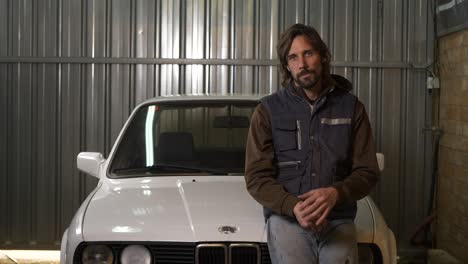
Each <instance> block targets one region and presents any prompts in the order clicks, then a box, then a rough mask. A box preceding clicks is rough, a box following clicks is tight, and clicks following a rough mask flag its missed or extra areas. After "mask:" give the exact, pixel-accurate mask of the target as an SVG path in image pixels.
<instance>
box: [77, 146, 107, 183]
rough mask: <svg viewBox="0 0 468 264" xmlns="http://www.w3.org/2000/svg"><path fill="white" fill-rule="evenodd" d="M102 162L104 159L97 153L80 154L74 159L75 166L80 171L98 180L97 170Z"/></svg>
mask: <svg viewBox="0 0 468 264" xmlns="http://www.w3.org/2000/svg"><path fill="white" fill-rule="evenodd" d="M104 161H105V159H104V157H103V156H102V154H101V153H99V152H81V153H80V154H78V156H77V157H76V166H77V167H78V169H79V170H80V171H82V172H84V173H87V174H89V175H91V176H93V177H96V178H99V176H98V173H99V168H100V166H101V163H103V162H104Z"/></svg>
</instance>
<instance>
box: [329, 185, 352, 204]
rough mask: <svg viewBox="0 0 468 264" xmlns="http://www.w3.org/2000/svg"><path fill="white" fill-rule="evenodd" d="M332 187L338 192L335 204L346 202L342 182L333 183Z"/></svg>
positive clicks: (346, 198)
mask: <svg viewBox="0 0 468 264" xmlns="http://www.w3.org/2000/svg"><path fill="white" fill-rule="evenodd" d="M332 187H333V188H335V189H336V190H337V191H338V200H337V201H336V203H337V204H340V203H342V202H345V201H346V200H348V197H347V196H346V191H345V189H344V188H345V187H344V184H343V182H335V183H333V185H332Z"/></svg>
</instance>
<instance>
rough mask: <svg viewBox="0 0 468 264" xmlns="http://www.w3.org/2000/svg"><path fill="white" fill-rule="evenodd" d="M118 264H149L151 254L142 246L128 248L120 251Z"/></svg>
mask: <svg viewBox="0 0 468 264" xmlns="http://www.w3.org/2000/svg"><path fill="white" fill-rule="evenodd" d="M120 262H122V264H150V263H151V253H150V252H149V250H148V249H147V248H146V247H144V246H140V245H132V246H128V247H126V248H125V249H124V250H123V251H122V255H121V257H120Z"/></svg>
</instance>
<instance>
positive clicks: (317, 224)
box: [293, 187, 338, 232]
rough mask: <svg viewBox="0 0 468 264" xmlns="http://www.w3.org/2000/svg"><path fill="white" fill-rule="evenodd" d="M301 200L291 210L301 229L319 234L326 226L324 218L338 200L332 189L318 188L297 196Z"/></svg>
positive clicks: (335, 191)
mask: <svg viewBox="0 0 468 264" xmlns="http://www.w3.org/2000/svg"><path fill="white" fill-rule="evenodd" d="M298 198H299V199H301V201H300V202H298V203H297V204H296V205H295V206H294V209H293V212H294V215H295V216H296V219H297V221H298V222H299V224H300V225H301V226H302V228H304V229H307V230H313V231H317V232H320V231H321V230H323V228H324V227H325V226H326V225H327V224H328V222H327V220H326V217H327V216H328V214H329V213H330V211H331V210H332V209H333V207H334V206H335V204H336V201H337V200H338V191H337V190H336V189H335V188H333V187H327V188H319V189H315V190H312V191H309V192H306V193H304V194H301V195H299V196H298Z"/></svg>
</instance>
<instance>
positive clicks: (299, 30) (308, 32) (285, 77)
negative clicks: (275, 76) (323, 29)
mask: <svg viewBox="0 0 468 264" xmlns="http://www.w3.org/2000/svg"><path fill="white" fill-rule="evenodd" d="M297 36H304V37H305V38H306V40H308V41H309V43H310V44H311V45H312V46H313V47H314V49H316V50H317V51H318V53H319V54H320V58H321V60H322V82H323V85H326V86H328V85H330V84H332V83H333V79H332V78H331V75H330V61H331V54H330V51H329V50H328V47H327V45H326V44H325V43H324V42H323V40H322V38H320V35H319V34H318V32H317V30H315V29H314V28H313V27H311V26H306V25H304V24H295V25H292V26H291V27H289V28H288V29H287V30H286V31H284V32H283V34H281V36H280V38H279V41H278V45H277V46H276V52H277V53H278V57H279V60H280V68H279V70H280V73H281V84H282V85H283V87H286V86H287V85H288V84H289V82H291V80H292V75H291V73H290V72H289V71H288V68H287V66H288V59H287V57H288V53H289V50H290V49H291V44H292V42H293V40H294V38H295V37H297Z"/></svg>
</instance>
